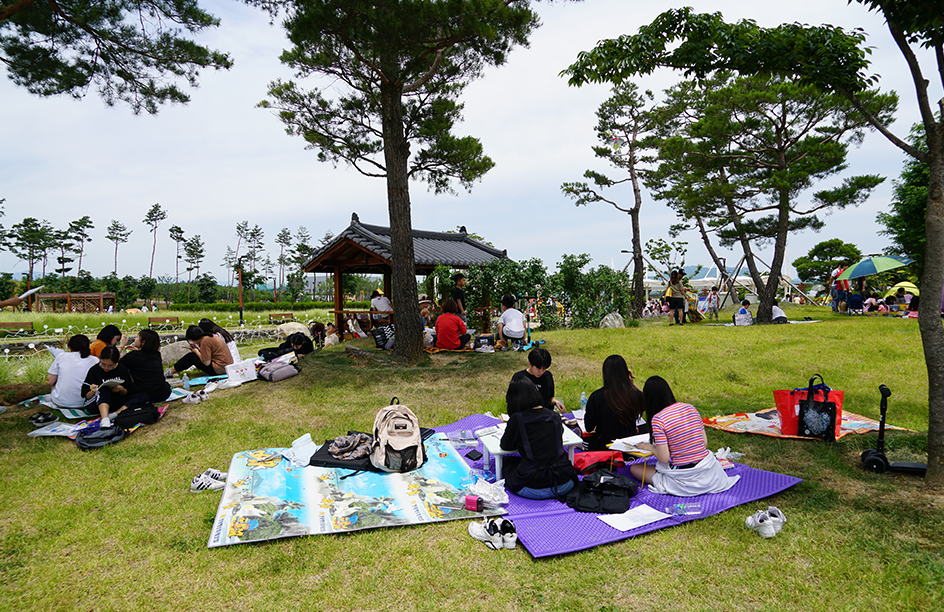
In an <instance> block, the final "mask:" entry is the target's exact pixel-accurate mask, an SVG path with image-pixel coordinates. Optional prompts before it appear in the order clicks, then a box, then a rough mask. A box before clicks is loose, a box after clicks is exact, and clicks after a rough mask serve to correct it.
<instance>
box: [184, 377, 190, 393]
mask: <svg viewBox="0 0 944 612" xmlns="http://www.w3.org/2000/svg"><path fill="white" fill-rule="evenodd" d="M184 390H185V391H190V377H189V376H187V375H186V374H184Z"/></svg>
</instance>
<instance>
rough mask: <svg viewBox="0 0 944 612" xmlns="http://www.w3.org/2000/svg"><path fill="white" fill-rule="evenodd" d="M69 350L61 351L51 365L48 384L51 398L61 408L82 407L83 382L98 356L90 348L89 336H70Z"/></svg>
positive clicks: (83, 404) (83, 401) (47, 379)
mask: <svg viewBox="0 0 944 612" xmlns="http://www.w3.org/2000/svg"><path fill="white" fill-rule="evenodd" d="M68 345H69V352H68V353H65V352H63V353H60V354H58V355H57V356H56V358H55V360H53V362H52V365H51V366H49V370H47V372H48V376H46V384H47V385H49V386H50V387H52V392H51V393H50V394H49V399H50V400H52V403H53V404H55V405H56V406H59V407H60V408H82V407H83V406H85V398H84V397H82V382H83V381H84V380H85V375H86V374H88V371H89V368H91V367H92V366H93V365H95V364H96V363H98V357H95V356H93V355H92V352H91V350H90V349H89V339H88V336H84V335H82V334H76V335H74V336H72V337H71V338H69V343H68Z"/></svg>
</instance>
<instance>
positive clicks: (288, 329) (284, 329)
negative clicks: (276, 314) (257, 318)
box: [277, 322, 311, 340]
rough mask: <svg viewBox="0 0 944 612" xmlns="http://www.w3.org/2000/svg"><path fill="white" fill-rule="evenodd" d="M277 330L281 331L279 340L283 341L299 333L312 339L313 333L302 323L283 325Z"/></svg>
mask: <svg viewBox="0 0 944 612" xmlns="http://www.w3.org/2000/svg"><path fill="white" fill-rule="evenodd" d="M277 329H278V331H279V338H282V339H283V340H284V339H285V338H288V337H289V336H291V335H292V334H294V333H297V332H301V333H303V334H305V335H306V336H308V337H309V338H311V332H310V331H309V330H308V328H307V327H305V326H304V325H302V324H301V323H296V322H292V323H282V324H281V325H279V326H278V328H277Z"/></svg>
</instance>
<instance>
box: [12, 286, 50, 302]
mask: <svg viewBox="0 0 944 612" xmlns="http://www.w3.org/2000/svg"><path fill="white" fill-rule="evenodd" d="M45 286H46V285H40V286H39V287H34V288H32V289H30V290H29V291H27V292H25V293H21V294H20V295H19V296H18V297H19V298H20V299H21V300H22V299H23V298H25V297H26V296H28V295H33V294H34V293H36V292H37V291H39V290H40V289H42V288H43V287H45Z"/></svg>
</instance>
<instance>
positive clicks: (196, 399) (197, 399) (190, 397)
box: [182, 393, 203, 404]
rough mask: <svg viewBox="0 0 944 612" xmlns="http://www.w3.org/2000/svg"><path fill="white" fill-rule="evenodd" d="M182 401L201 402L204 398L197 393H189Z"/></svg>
mask: <svg viewBox="0 0 944 612" xmlns="http://www.w3.org/2000/svg"><path fill="white" fill-rule="evenodd" d="M182 401H183V403H185V404H199V403H200V402H202V401H203V400H202V399H200V396H199V395H197V394H196V393H188V394H187V397H185V398H184V399H183V400H182Z"/></svg>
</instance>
